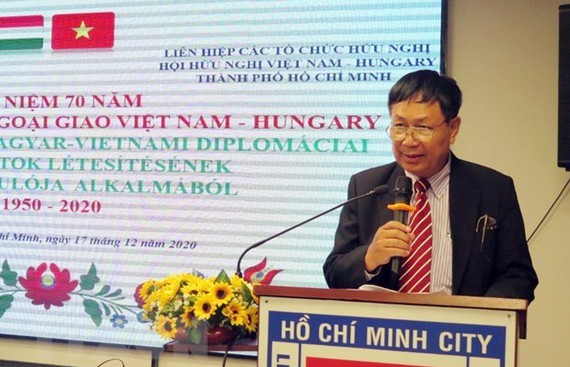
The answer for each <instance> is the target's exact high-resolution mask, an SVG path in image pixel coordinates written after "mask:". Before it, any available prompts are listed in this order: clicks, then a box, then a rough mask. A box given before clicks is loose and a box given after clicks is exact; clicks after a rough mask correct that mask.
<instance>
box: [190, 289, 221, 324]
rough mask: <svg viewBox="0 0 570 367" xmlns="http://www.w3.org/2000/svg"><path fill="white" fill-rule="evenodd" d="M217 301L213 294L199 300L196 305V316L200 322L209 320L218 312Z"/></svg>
mask: <svg viewBox="0 0 570 367" xmlns="http://www.w3.org/2000/svg"><path fill="white" fill-rule="evenodd" d="M216 308H217V306H216V299H215V298H214V296H213V295H211V294H205V295H203V296H202V297H200V298H198V300H197V301H196V303H195V304H194V315H196V317H197V318H198V319H200V320H207V319H209V318H210V316H212V314H213V313H214V312H215V311H216Z"/></svg>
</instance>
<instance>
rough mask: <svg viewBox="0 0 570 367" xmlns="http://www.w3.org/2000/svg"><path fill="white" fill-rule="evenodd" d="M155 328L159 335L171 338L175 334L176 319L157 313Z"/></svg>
mask: <svg viewBox="0 0 570 367" xmlns="http://www.w3.org/2000/svg"><path fill="white" fill-rule="evenodd" d="M155 329H156V332H157V333H158V334H159V335H160V336H162V337H164V338H166V339H173V338H174V335H176V319H172V318H170V317H166V316H164V315H158V317H157V318H156V321H155Z"/></svg>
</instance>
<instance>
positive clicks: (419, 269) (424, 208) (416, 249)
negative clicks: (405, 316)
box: [400, 178, 432, 293]
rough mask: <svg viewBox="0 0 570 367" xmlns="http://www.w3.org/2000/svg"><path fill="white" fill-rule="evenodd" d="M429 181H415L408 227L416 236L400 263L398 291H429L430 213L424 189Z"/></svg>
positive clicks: (427, 186) (427, 187) (423, 179)
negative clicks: (413, 200)
mask: <svg viewBox="0 0 570 367" xmlns="http://www.w3.org/2000/svg"><path fill="white" fill-rule="evenodd" d="M429 186H430V185H429V181H428V180H426V179H425V178H422V179H421V180H418V181H416V183H415V184H414V191H415V192H416V198H415V205H416V210H415V211H414V212H413V214H412V216H411V218H410V227H411V228H412V233H414V234H415V235H416V238H415V239H414V241H413V242H412V250H411V253H410V255H408V257H406V259H405V260H404V262H403V264H402V272H401V275H400V292H405V293H412V292H416V293H417V292H429V290H430V288H429V284H430V272H431V247H432V231H431V213H430V211H431V210H430V206H429V202H428V198H427V195H426V190H427V189H429Z"/></svg>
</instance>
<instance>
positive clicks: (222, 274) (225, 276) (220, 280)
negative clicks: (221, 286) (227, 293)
mask: <svg viewBox="0 0 570 367" xmlns="http://www.w3.org/2000/svg"><path fill="white" fill-rule="evenodd" d="M215 281H216V282H217V283H226V284H232V282H231V280H230V277H229V276H228V274H227V273H226V271H225V270H222V271H220V274H218V276H217V277H216V280H215Z"/></svg>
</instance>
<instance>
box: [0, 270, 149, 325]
mask: <svg viewBox="0 0 570 367" xmlns="http://www.w3.org/2000/svg"><path fill="white" fill-rule="evenodd" d="M48 267H49V269H48ZM0 279H2V282H3V285H0V318H2V316H3V315H4V313H5V312H6V311H7V310H8V309H10V308H11V307H12V302H13V301H14V296H15V295H16V294H18V293H24V292H25V294H24V295H25V296H26V298H29V299H31V301H32V304H33V305H41V306H43V307H44V308H45V309H46V310H49V309H50V308H51V307H52V306H55V307H63V306H64V302H67V301H70V300H71V297H72V296H74V297H79V298H81V299H82V300H83V307H84V309H85V313H87V315H89V316H90V317H91V320H92V321H93V323H94V324H95V326H97V327H99V326H101V323H102V321H103V315H104V316H105V317H106V318H108V319H109V322H111V324H112V325H113V327H115V328H121V329H123V328H124V327H125V325H126V324H127V323H128V320H127V317H126V314H129V313H131V314H134V315H136V317H137V320H138V321H139V322H145V323H146V322H147V321H146V320H143V319H142V310H141V309H140V308H139V306H138V305H137V304H125V303H124V302H123V301H124V300H125V298H126V297H125V296H124V295H123V290H122V289H120V288H118V289H114V290H113V289H112V288H111V286H109V285H107V284H103V285H101V286H100V288H98V290H97V291H95V288H96V286H98V285H100V281H101V280H100V279H99V277H98V276H97V267H96V266H95V264H93V263H92V264H91V267H90V268H89V270H88V271H87V274H84V275H81V276H80V277H79V280H77V279H73V280H72V278H71V274H70V272H69V270H68V269H60V267H59V266H58V265H57V264H55V263H51V264H49V266H48V264H47V263H45V262H44V263H41V264H40V265H38V266H37V268H34V267H32V266H30V267H29V268H28V270H27V271H26V276H25V277H24V276H18V273H16V272H15V271H13V270H12V269H11V268H10V265H9V264H8V260H4V262H3V264H2V271H0ZM130 301H134V297H133V298H131V299H130Z"/></svg>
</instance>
